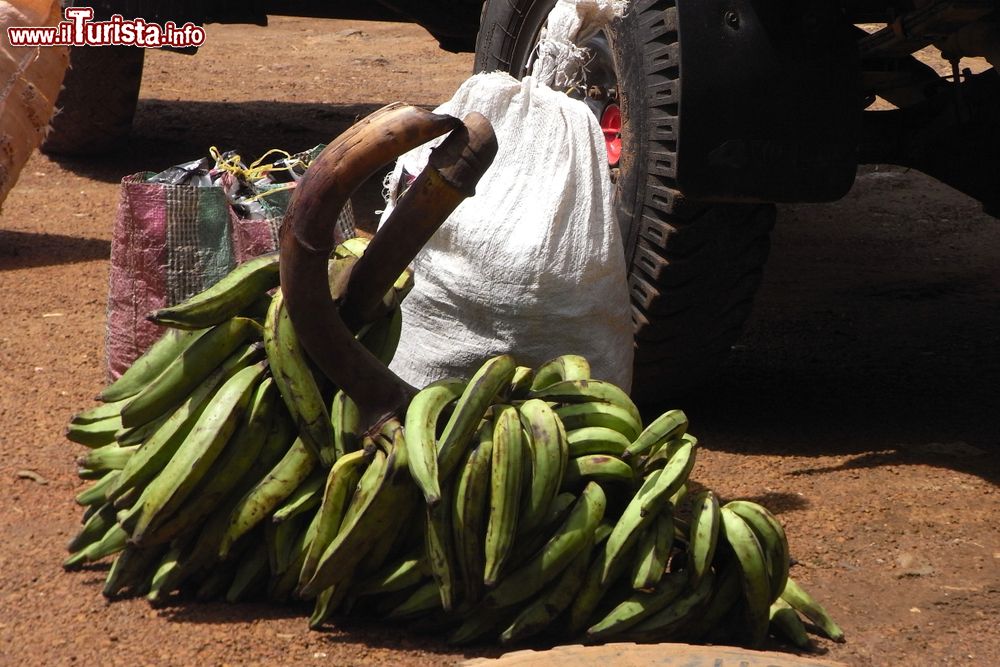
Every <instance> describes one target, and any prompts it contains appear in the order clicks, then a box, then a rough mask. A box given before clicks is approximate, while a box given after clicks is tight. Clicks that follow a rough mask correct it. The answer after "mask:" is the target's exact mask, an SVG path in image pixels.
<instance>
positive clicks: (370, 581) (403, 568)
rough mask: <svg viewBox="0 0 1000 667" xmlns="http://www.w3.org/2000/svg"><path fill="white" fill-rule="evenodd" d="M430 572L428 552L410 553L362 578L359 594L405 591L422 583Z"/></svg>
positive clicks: (359, 584)
mask: <svg viewBox="0 0 1000 667" xmlns="http://www.w3.org/2000/svg"><path fill="white" fill-rule="evenodd" d="M430 573H431V568H430V563H429V562H428V560H427V556H426V554H424V553H422V552H420V553H408V554H405V555H404V556H403V557H402V558H401V559H397V560H395V561H393V562H391V563H389V564H388V565H383V566H382V567H381V568H380V569H379V570H377V571H375V572H373V573H372V574H370V575H368V576H366V577H365V578H364V579H362V580H361V581H360V582H359V583H358V595H380V594H384V593H395V592H397V591H403V590H406V589H408V588H412V587H414V586H418V585H420V584H421V583H422V582H423V581H424V580H425V579H427V578H428V577H429V576H430Z"/></svg>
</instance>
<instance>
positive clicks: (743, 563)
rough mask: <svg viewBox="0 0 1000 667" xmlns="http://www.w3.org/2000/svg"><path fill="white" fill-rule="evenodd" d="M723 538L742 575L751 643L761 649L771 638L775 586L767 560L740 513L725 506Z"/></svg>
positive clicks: (722, 510)
mask: <svg viewBox="0 0 1000 667" xmlns="http://www.w3.org/2000/svg"><path fill="white" fill-rule="evenodd" d="M720 515H721V517H722V535H723V536H724V537H725V538H726V541H727V542H728V543H729V546H730V547H731V548H732V550H733V553H734V554H735V555H736V560H737V562H738V563H739V567H740V572H741V573H742V578H741V581H742V586H743V600H744V603H745V607H746V615H747V624H748V627H747V631H748V632H749V639H750V644H751V645H752V646H759V645H760V644H762V643H763V642H764V640H765V639H766V638H767V626H768V623H769V617H770V612H769V610H770V608H771V585H770V581H769V578H768V573H767V558H766V556H765V555H764V549H763V548H762V547H761V545H760V542H759V541H758V540H757V536H756V535H755V534H754V532H753V530H752V529H751V528H750V526H749V525H747V523H746V521H744V520H743V519H742V518H740V516H739V515H738V514H736V513H735V512H733V511H732V510H730V509H727V508H725V507H723V508H722V509H721V510H720Z"/></svg>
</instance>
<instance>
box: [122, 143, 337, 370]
mask: <svg viewBox="0 0 1000 667" xmlns="http://www.w3.org/2000/svg"><path fill="white" fill-rule="evenodd" d="M321 149H322V146H318V147H317V148H315V149H313V150H312V151H307V152H305V153H302V154H299V155H300V156H301V155H308V156H311V157H315V155H317V154H318V153H319V151H320V150H321ZM286 155H287V154H286ZM295 157H296V156H288V158H287V159H293V158H295ZM238 158H239V156H235V159H234V158H233V157H232V156H228V157H227V156H226V155H220V154H219V153H218V152H217V151H214V149H213V154H212V158H205V159H203V160H198V161H195V162H191V163H188V164H185V165H178V166H176V167H172V168H170V169H168V170H166V171H164V172H161V173H160V174H153V173H152V172H141V173H138V174H133V175H131V176H127V177H125V178H124V179H122V182H121V187H120V191H119V192H120V194H119V202H118V210H117V213H116V217H115V224H114V232H113V235H112V239H111V269H110V275H109V280H108V309H107V328H106V333H105V357H106V364H107V371H108V376H109V378H110V379H112V380H114V379H115V378H117V377H118V376H120V375H121V374H122V373H123V372H124V371H125V369H127V368H128V367H129V366H130V365H131V364H132V362H133V361H135V359H137V358H138V357H139V356H140V355H141V354H142V353H143V352H144V351H145V350H146V349H147V348H148V347H149V346H150V345H151V344H152V343H153V342H154V341H156V340H157V339H158V338H159V337H160V336H161V335H162V334H163V328H162V327H160V326H158V325H156V324H153V323H152V322H149V321H148V320H147V319H146V315H148V314H149V313H151V312H152V311H154V310H156V309H158V308H163V307H164V306H171V305H174V304H176V303H179V302H181V301H183V300H184V299H186V298H188V297H189V296H192V295H193V294H197V293H198V292H201V291H202V290H204V289H206V288H208V287H210V286H212V285H213V284H215V283H216V282H217V281H218V280H220V279H221V278H222V277H223V276H225V275H226V274H227V273H229V272H230V271H231V270H232V269H233V268H234V267H235V266H236V265H237V264H240V263H242V262H245V261H246V260H248V259H252V258H253V257H257V256H258V255H261V254H264V253H267V252H271V251H273V250H276V249H277V248H278V234H279V229H280V226H281V221H282V218H283V217H284V213H285V209H286V207H287V206H288V202H289V200H290V198H291V192H292V190H293V189H294V186H295V182H296V181H297V179H298V178H301V173H302V171H304V169H305V168H306V167H307V166H308V162H306V163H305V165H304V166H303V167H302V169H301V170H299V171H297V172H294V174H295V175H294V176H292V177H289V178H288V180H287V181H286V182H277V181H276V179H274V178H272V177H271V176H269V175H268V171H274V170H273V169H263V168H258V167H256V166H255V165H251V167H250V168H244V167H242V166H240V167H239V168H236V167H235V166H234V165H236V164H238V162H239V160H238ZM262 159H263V158H262ZM258 162H259V161H258ZM289 173H293V172H289ZM354 233H355V229H354V216H353V211H352V209H351V207H350V206H347V207H345V209H344V211H343V212H342V213H341V215H340V218H338V220H337V224H336V228H335V237H336V238H337V243H340V242H341V241H343V240H345V239H347V238H349V237H351V236H354Z"/></svg>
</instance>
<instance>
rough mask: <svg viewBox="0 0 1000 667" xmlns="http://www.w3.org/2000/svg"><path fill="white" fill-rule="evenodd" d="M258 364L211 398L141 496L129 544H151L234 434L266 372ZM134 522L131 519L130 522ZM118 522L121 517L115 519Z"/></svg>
mask: <svg viewBox="0 0 1000 667" xmlns="http://www.w3.org/2000/svg"><path fill="white" fill-rule="evenodd" d="M265 368H266V367H265V364H264V363H263V362H258V363H256V364H253V365H251V366H248V367H247V368H244V369H243V370H241V371H239V372H237V373H236V374H235V375H233V377H231V378H230V379H229V380H227V381H226V383H225V384H224V385H222V387H221V388H220V389H219V391H218V393H216V395H215V396H213V397H212V399H211V401H210V402H209V405H208V407H206V408H205V410H204V412H202V414H201V415H200V416H199V418H198V421H197V422H196V423H195V425H194V427H193V428H192V429H191V432H190V433H189V434H188V436H187V437H186V438H185V439H184V442H183V443H181V445H180V446H179V447H178V448H177V451H176V452H174V455H173V456H172V457H170V461H169V462H168V463H167V465H166V466H164V468H163V470H162V471H161V472H160V474H159V475H158V476H157V477H156V478H155V479H153V480H152V481H151V482H150V483H149V485H148V486H147V487H146V489H145V490H144V491H143V492H142V495H141V496H140V498H139V500H138V501H137V502H136V505H135V506H134V508H133V509H132V510H130V511H129V513H128V516H129V520H127V521H125V523H124V525H126V526H127V527H128V528H129V529H130V533H131V535H130V541H131V542H133V543H134V544H137V545H144V544H146V545H148V544H153V543H154V542H153V541H152V540H153V539H154V535H155V532H156V528H157V527H159V526H161V525H162V524H163V522H164V521H165V520H166V519H168V518H169V517H170V515H171V514H172V513H173V512H175V511H176V510H177V509H178V508H180V507H181V506H182V505H183V503H184V500H185V499H186V498H187V497H188V496H189V495H190V493H191V491H192V490H194V489H195V488H196V487H197V485H198V482H199V481H201V479H202V478H203V477H204V475H205V474H206V473H207V472H208V471H209V470H210V469H211V467H212V463H213V462H214V461H215V459H216V458H217V457H218V456H219V454H220V453H221V452H222V450H223V448H225V446H226V443H227V442H228V441H229V439H230V437H232V435H233V433H234V432H235V431H236V428H237V426H239V424H240V422H241V421H242V419H243V414H244V413H245V412H246V409H247V407H248V405H249V403H250V398H251V397H252V395H253V390H254V388H255V386H256V384H257V382H258V380H259V379H260V377H261V375H263V373H264V371H265ZM133 517H134V519H133ZM119 520H120V521H121V520H122V519H121V517H119Z"/></svg>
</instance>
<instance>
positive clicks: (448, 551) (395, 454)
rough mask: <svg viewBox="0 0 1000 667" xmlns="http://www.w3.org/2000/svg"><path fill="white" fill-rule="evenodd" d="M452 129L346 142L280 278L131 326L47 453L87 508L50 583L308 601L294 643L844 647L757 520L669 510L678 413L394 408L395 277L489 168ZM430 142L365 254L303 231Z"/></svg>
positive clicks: (391, 111) (503, 403)
mask: <svg viewBox="0 0 1000 667" xmlns="http://www.w3.org/2000/svg"><path fill="white" fill-rule="evenodd" d="M453 121H454V119H448V118H447V117H440V116H434V115H433V114H428V113H427V112H425V111H422V110H419V109H414V108H412V107H404V106H402V105H392V106H390V107H387V108H386V109H383V110H380V111H378V112H376V113H375V114H373V115H372V116H370V117H369V118H368V119H366V120H365V121H363V123H361V124H359V126H356V127H355V128H351V129H350V130H348V132H346V133H345V135H342V137H341V139H339V140H338V141H335V142H333V143H331V145H330V146H329V147H328V148H327V149H326V151H324V155H325V156H329V157H327V158H324V155H321V156H320V158H319V159H318V160H317V162H316V163H314V165H313V166H312V167H311V168H310V171H309V172H307V175H306V177H305V178H304V179H303V180H302V181H301V182H300V183H299V186H298V189H297V192H296V195H295V198H294V199H293V202H292V205H291V206H290V207H289V211H288V214H287V216H286V219H285V222H284V225H285V228H284V229H283V235H282V249H281V253H280V257H279V256H278V255H268V256H263V257H260V258H257V259H254V260H251V261H250V262H247V263H245V264H243V265H241V266H240V267H238V268H237V269H236V270H234V271H233V272H232V273H231V274H230V275H229V276H227V277H226V278H224V279H223V280H222V281H220V282H219V283H217V284H216V285H214V286H213V287H211V288H209V289H208V290H206V291H205V292H202V293H201V294H198V295H196V296H194V297H191V298H190V299H188V300H187V301H185V302H183V303H181V304H179V305H176V306H173V307H169V308H165V309H162V310H160V311H158V312H156V313H154V314H152V315H151V318H152V319H153V320H154V321H156V322H158V323H160V324H162V325H164V326H166V327H168V329H167V331H166V333H165V335H164V336H163V338H162V339H161V340H160V341H159V342H157V343H156V344H154V345H153V346H152V347H151V348H150V349H149V350H148V351H147V352H146V353H145V354H144V355H143V356H142V357H140V358H139V359H137V360H136V361H135V363H134V364H133V365H132V366H131V367H130V368H129V370H128V371H127V372H126V373H125V374H124V375H122V377H121V378H119V379H118V380H116V381H115V382H114V383H112V384H111V385H109V386H108V387H106V388H105V389H104V390H103V391H102V392H101V394H100V396H99V399H100V400H101V401H102V403H101V404H100V405H98V406H97V407H94V408H91V409H89V410H86V411H84V412H82V413H80V414H79V415H77V416H76V417H75V418H74V419H73V420H72V422H71V423H70V426H69V428H68V431H67V435H68V437H69V438H70V440H72V441H74V442H77V443H80V444H82V445H85V446H87V447H89V448H90V451H89V452H88V453H87V454H85V455H84V456H82V457H80V459H79V465H80V476H81V477H83V478H86V479H91V480H94V482H93V484H92V485H90V486H89V487H88V488H86V489H85V490H83V491H82V492H81V493H80V494H79V495H78V496H77V502H78V503H79V504H81V505H83V506H84V507H86V508H87V509H86V512H85V514H84V523H83V528H82V529H81V530H80V533H79V534H78V535H77V536H76V537H75V538H74V539H73V541H72V542H71V544H70V545H69V549H70V551H71V554H72V555H71V556H70V557H69V559H68V560H67V561H66V566H67V567H70V568H71V567H76V566H79V565H81V564H84V563H90V562H94V561H98V560H101V559H104V558H108V557H113V558H114V560H113V561H112V564H111V567H110V570H109V572H108V575H107V580H106V582H105V587H104V594H105V595H106V596H108V597H109V598H116V597H120V596H123V595H129V596H146V597H147V598H148V599H149V600H150V601H152V602H154V603H157V602H162V601H164V600H165V599H168V598H169V597H171V596H174V595H177V594H183V593H193V594H194V595H196V596H197V597H198V598H200V599H216V598H225V599H226V600H229V601H238V600H244V599H248V598H262V597H263V598H267V599H270V600H274V601H277V602H283V601H288V600H291V599H299V600H311V601H313V603H314V610H313V613H312V616H311V618H310V621H309V622H310V626H311V627H314V628H315V627H320V626H321V625H323V624H324V623H325V622H327V620H328V619H330V618H335V617H338V616H344V615H348V614H350V615H358V616H365V617H370V618H377V619H397V620H399V621H402V622H408V623H411V624H412V625H413V626H414V627H417V628H420V629H422V630H423V631H425V632H435V633H439V634H440V635H441V636H442V637H443V638H447V639H448V640H449V641H451V642H454V643H467V642H474V641H487V640H495V639H496V638H499V640H500V641H502V642H505V643H506V642H517V641H521V640H525V639H529V638H532V637H536V636H537V635H538V633H540V632H543V631H544V632H545V636H544V641H545V642H549V643H552V642H557V641H561V640H582V641H604V640H607V639H614V640H616V641H617V640H633V641H643V642H650V641H652V642H659V641H675V640H681V641H692V642H697V641H706V642H714V643H737V644H745V645H752V646H756V645H759V644H761V643H762V642H763V641H764V640H765V639H766V637H767V636H768V634H769V633H774V634H777V635H780V636H782V637H785V638H787V639H789V640H790V641H792V642H793V643H794V644H796V645H798V646H806V645H808V643H809V639H808V638H807V634H806V628H807V625H806V624H805V623H804V622H803V620H802V617H805V619H807V620H808V621H809V622H810V624H809V626H808V627H809V628H811V629H812V630H813V631H815V632H817V633H820V634H823V635H825V636H827V637H829V638H831V639H834V640H837V641H840V640H842V638H843V635H842V633H841V631H840V629H839V628H838V627H837V626H836V625H835V624H834V623H833V621H832V620H831V619H830V618H829V616H828V615H827V614H826V612H825V611H824V610H823V609H822V608H821V607H820V606H819V605H818V604H817V603H816V602H815V601H813V600H812V599H811V598H810V597H809V596H808V595H807V594H806V593H805V592H804V591H803V590H802V589H801V588H800V587H799V586H798V585H797V584H796V583H795V581H793V580H792V579H791V578H789V576H788V571H789V564H790V557H789V549H788V542H787V540H786V538H785V533H784V530H783V528H782V526H781V524H780V523H779V522H778V521H777V519H776V518H775V517H774V516H773V515H772V514H771V513H769V512H768V511H767V510H766V509H764V508H763V507H761V506H760V505H757V504H755V503H752V502H747V501H733V502H729V503H721V502H720V500H719V498H718V497H717V496H716V495H715V494H713V493H712V492H711V491H709V490H706V489H704V488H703V487H699V486H697V485H695V484H693V483H689V476H690V473H691V470H692V467H693V466H694V462H695V456H696V454H697V451H698V441H697V439H696V438H695V437H693V436H692V435H690V434H689V433H688V432H687V427H688V420H687V418H686V417H685V415H684V414H683V413H682V412H680V411H678V410H672V411H669V412H667V413H665V414H663V415H662V416H660V417H659V418H657V419H655V420H653V421H652V422H650V423H649V424H646V425H644V424H643V423H642V419H641V416H640V413H639V410H638V409H637V408H636V406H635V405H634V404H633V403H632V401H631V400H630V398H629V396H628V395H627V393H626V392H624V391H623V390H622V389H620V388H619V387H617V386H615V385H613V384H610V383H607V382H602V381H600V380H595V379H591V377H590V367H589V364H588V363H587V360H586V359H583V358H582V357H579V356H574V355H564V356H561V357H558V358H555V359H553V360H551V361H549V362H547V363H545V364H542V365H541V366H539V367H537V368H528V367H524V366H518V365H517V364H516V362H515V360H514V359H513V358H512V357H511V356H509V355H502V356H497V357H494V358H491V359H488V360H487V361H486V362H485V363H483V365H482V366H481V367H480V368H479V370H478V371H477V372H476V373H475V374H474V375H473V376H472V377H471V378H469V379H467V380H466V379H447V380H442V381H439V382H435V383H433V384H431V385H429V386H427V387H425V388H422V389H420V390H419V391H418V390H417V389H415V388H413V387H410V386H409V385H408V384H406V383H405V382H403V381H402V380H401V379H400V378H398V377H396V376H395V375H394V374H393V373H391V371H389V369H388V368H387V367H386V366H387V364H388V362H389V360H390V359H391V358H392V355H393V354H394V352H395V348H396V344H397V343H398V341H399V336H400V326H401V320H400V309H399V302H400V300H401V299H402V298H403V297H404V296H405V294H406V292H407V290H408V289H409V287H410V285H411V284H412V282H411V280H412V278H411V276H410V274H409V272H408V271H407V270H405V267H406V266H407V264H408V263H409V262H410V261H411V260H412V258H413V255H414V254H415V252H416V249H417V248H419V246H420V245H421V243H422V242H423V241H425V240H426V238H427V237H428V236H429V235H430V234H431V233H433V230H434V229H435V228H436V226H437V225H438V224H440V222H441V221H442V220H443V219H444V218H445V217H446V216H447V214H448V212H450V210H452V209H453V208H454V206H457V204H458V202H459V201H461V199H462V197H464V196H467V195H468V194H469V193H470V192H471V187H470V186H469V185H468V183H467V182H465V181H463V179H466V178H468V177H469V174H470V173H472V172H479V173H481V171H482V170H484V169H485V167H486V166H488V164H489V159H491V156H490V155H488V153H489V141H490V137H492V134H491V131H489V127H488V124H485V125H483V123H484V122H485V121H482V122H480V121H478V120H477V119H476V118H471V119H469V118H467V119H466V125H465V126H464V127H465V130H462V128H461V127H460V128H458V129H455V128H456V124H455V122H453ZM435 127H436V128H437V129H434V128H435ZM442 127H444V129H443V130H442V129H441V128H442ZM414 128H416V130H415V129H414ZM428 128H430V129H428ZM431 129H434V131H436V132H438V134H440V132H441V131H449V130H453V129H454V130H455V132H453V134H451V135H449V137H448V139H446V140H445V142H444V143H443V144H442V146H441V148H440V149H438V151H439V152H436V153H435V154H433V155H432V157H431V161H430V165H429V166H428V170H426V171H425V172H424V173H422V174H421V175H420V176H419V177H418V179H417V181H416V182H415V183H414V184H413V185H412V186H411V187H410V189H409V190H408V191H407V193H406V194H405V195H404V197H403V199H401V201H400V203H399V204H398V205H397V207H396V209H395V210H394V211H393V213H392V217H390V219H389V220H388V221H387V222H386V223H385V225H384V226H383V228H382V229H380V231H379V233H378V234H377V235H376V236H375V238H374V239H373V240H372V241H371V242H370V244H369V243H367V242H365V241H362V240H357V239H355V240H351V241H348V242H346V243H344V244H342V245H340V246H337V247H333V243H332V235H330V234H325V235H324V234H323V233H321V230H319V231H318V230H317V229H316V228H315V227H313V226H310V225H312V224H313V223H314V222H315V219H316V217H317V215H319V214H322V217H324V218H325V219H328V220H329V221H330V222H332V221H333V220H335V219H336V213H337V211H338V210H339V208H338V202H337V201H336V199H337V198H338V197H340V198H342V197H343V196H344V193H349V192H351V191H352V189H353V187H354V186H355V185H356V181H358V179H360V178H361V177H363V176H364V174H363V173H361V171H359V167H358V166H357V165H359V164H362V163H364V164H366V165H367V166H366V167H365V168H366V169H369V168H370V169H374V168H375V167H377V166H378V165H381V164H384V163H385V162H386V161H387V157H390V155H389V154H387V153H386V151H387V150H388V149H387V148H386V145H388V146H389V147H390V148H391V149H392V151H393V152H397V154H398V152H402V150H406V149H407V147H408V146H409V147H412V146H414V145H419V144H420V143H423V142H425V141H427V140H428V139H429V138H431V136H429V135H432V134H433V133H432V132H431ZM439 130H440V131H439ZM344 137H346V138H344ZM456 137H457V138H456ZM403 139H405V142H403V144H406V145H402V144H401V143H400V142H401V141H403ZM380 142H381V143H380ZM366 146H367V148H366ZM484 146H485V148H484ZM494 148H495V145H494ZM357 151H362V157H364V158H365V159H364V160H362V159H361V158H359V157H358V154H357ZM365 151H373V152H375V153H376V154H377V155H376V156H375V157H371V158H369V157H365V156H367V152H365ZM484 154H486V157H483V155H484ZM473 167H475V169H473ZM338 170H339V171H338ZM469 170H472V171H471V172H470V171H469ZM477 177H478V176H477V175H476V173H472V176H471V178H472V182H473V183H474V182H475V179H476V178H477ZM344 178H347V182H346V184H345V182H344V181H343V180H342V179H344ZM352 179H353V181H352ZM331 183H333V184H334V185H333V186H331V185H330V184H331ZM463 183H464V184H463ZM329 192H333V195H332V196H333V197H334V201H333V202H332V203H331V201H330V200H328V199H324V197H326V196H327V193H329ZM442 193H443V194H442ZM442 201H446V202H447V205H442V204H440V202H442ZM394 221H395V222H394ZM400 221H402V222H400ZM279 260H280V261H279ZM279 274H280V275H279ZM317 276H319V278H320V279H322V280H323V281H324V282H325V283H327V284H328V285H329V290H325V289H316V282H318V281H317V280H316V279H317ZM310 281H312V282H310ZM689 491H690V492H689ZM800 614H801V616H802V617H800Z"/></svg>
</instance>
